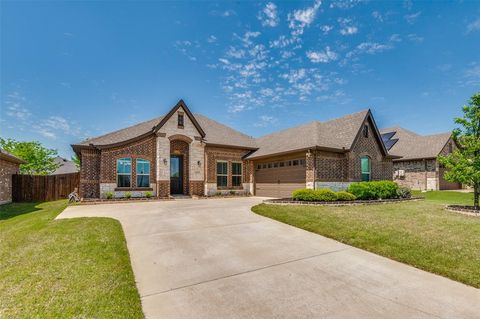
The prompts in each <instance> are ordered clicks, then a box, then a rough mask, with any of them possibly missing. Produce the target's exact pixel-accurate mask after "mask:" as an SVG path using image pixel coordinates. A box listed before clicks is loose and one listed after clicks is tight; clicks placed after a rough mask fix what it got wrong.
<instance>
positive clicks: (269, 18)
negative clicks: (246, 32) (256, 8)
mask: <svg viewBox="0 0 480 319" xmlns="http://www.w3.org/2000/svg"><path fill="white" fill-rule="evenodd" d="M257 18H258V20H260V21H261V22H262V25H263V26H264V27H265V26H267V27H276V26H277V25H278V23H279V21H280V19H279V18H278V13H277V6H276V5H275V4H274V3H273V2H269V3H267V4H266V5H265V8H263V10H262V11H260V12H259V13H258V15H257Z"/></svg>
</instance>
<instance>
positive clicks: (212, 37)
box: [207, 35, 217, 43]
mask: <svg viewBox="0 0 480 319" xmlns="http://www.w3.org/2000/svg"><path fill="white" fill-rule="evenodd" d="M207 42H208V43H215V42H217V37H216V36H214V35H210V36H209V37H208V38H207Z"/></svg>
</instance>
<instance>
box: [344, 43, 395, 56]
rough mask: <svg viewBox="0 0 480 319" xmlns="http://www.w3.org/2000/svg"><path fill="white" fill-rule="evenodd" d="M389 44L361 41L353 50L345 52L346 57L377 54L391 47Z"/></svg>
mask: <svg viewBox="0 0 480 319" xmlns="http://www.w3.org/2000/svg"><path fill="white" fill-rule="evenodd" d="M392 48H393V46H392V45H391V44H381V43H377V42H362V43H360V44H359V45H357V46H356V47H355V49H354V50H352V51H350V52H348V53H347V55H346V57H347V58H352V57H355V56H357V55H360V54H377V53H380V52H383V51H386V50H390V49H392Z"/></svg>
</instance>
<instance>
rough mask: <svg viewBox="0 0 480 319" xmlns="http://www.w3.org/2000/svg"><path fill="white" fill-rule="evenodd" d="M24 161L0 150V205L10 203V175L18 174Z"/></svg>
mask: <svg viewBox="0 0 480 319" xmlns="http://www.w3.org/2000/svg"><path fill="white" fill-rule="evenodd" d="M24 163H26V162H25V161H24V160H22V159H19V158H18V157H15V156H14V155H12V154H10V153H8V152H7V151H5V150H3V149H1V148H0V205H1V204H5V203H10V202H11V201H12V175H13V174H18V173H19V172H20V169H19V166H20V164H24Z"/></svg>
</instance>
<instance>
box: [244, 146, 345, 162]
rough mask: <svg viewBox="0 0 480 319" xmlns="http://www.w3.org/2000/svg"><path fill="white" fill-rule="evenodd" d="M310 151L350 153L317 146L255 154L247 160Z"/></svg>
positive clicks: (341, 149) (339, 149)
mask: <svg viewBox="0 0 480 319" xmlns="http://www.w3.org/2000/svg"><path fill="white" fill-rule="evenodd" d="M308 150H317V151H326V152H334V153H346V152H348V151H349V149H346V148H332V147H324V146H318V145H316V146H311V147H303V148H298V149H294V150H288V151H283V152H277V153H269V154H265V155H260V156H255V153H253V154H252V155H251V156H248V157H247V159H249V160H258V159H264V158H269V157H274V156H281V155H287V154H292V153H298V152H302V151H308Z"/></svg>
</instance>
